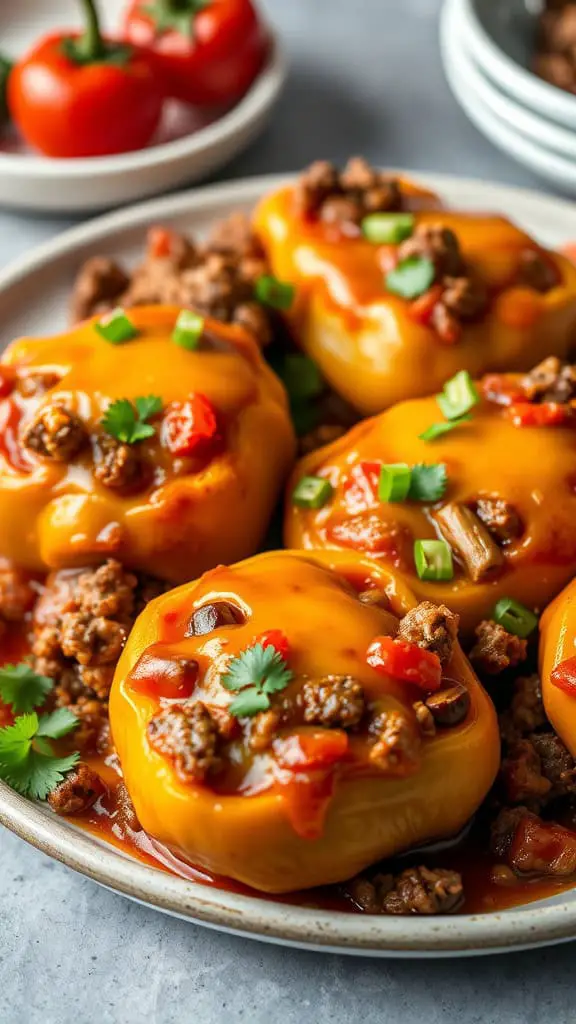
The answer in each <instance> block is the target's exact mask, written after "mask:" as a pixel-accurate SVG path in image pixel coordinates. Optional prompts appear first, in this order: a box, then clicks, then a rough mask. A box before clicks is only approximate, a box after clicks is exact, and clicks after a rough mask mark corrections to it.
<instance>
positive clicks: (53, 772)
mask: <svg viewBox="0 0 576 1024" xmlns="http://www.w3.org/2000/svg"><path fill="white" fill-rule="evenodd" d="M77 725H78V719H77V718H76V716H75V715H73V714H72V712H71V711H68V710H67V709H66V708H60V709H59V710H58V711H55V712H53V714H51V715H42V716H41V717H40V718H39V717H38V715H37V714H36V712H32V714H26V715H20V717H19V718H17V719H16V721H15V722H14V724H13V725H7V726H6V727H5V728H3V729H0V779H2V780H3V781H4V782H6V783H7V784H8V785H9V786H11V787H12V789H15V790H16V792H17V793H21V794H22V796H28V797H32V798H33V799H34V800H45V799H46V797H47V796H48V795H49V793H51V792H52V790H53V789H55V788H56V786H57V785H59V783H60V782H62V780H63V779H64V776H65V775H66V774H67V773H68V772H69V771H71V770H72V768H74V766H75V765H76V764H77V763H78V761H79V759H80V754H79V753H78V752H77V751H76V752H75V753H73V754H69V755H68V756H67V757H56V755H55V754H54V753H53V751H52V747H51V745H50V743H49V742H48V740H50V739H60V738H61V737H62V736H65V735H67V734H68V733H70V732H72V730H73V729H75V728H76V726H77Z"/></svg>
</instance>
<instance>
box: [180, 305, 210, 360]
mask: <svg viewBox="0 0 576 1024" xmlns="http://www.w3.org/2000/svg"><path fill="white" fill-rule="evenodd" d="M204 324H205V320H204V317H203V316H200V314H199V313H195V312H194V310H192V309H183V310H182V312H181V313H180V316H179V317H178V319H177V321H176V326H175V327H174V330H173V332H172V341H173V342H174V344H175V345H180V347H181V348H185V349H187V350H188V351H189V352H194V351H195V350H196V349H197V348H198V347H199V345H200V340H201V338H202V332H203V331H204Z"/></svg>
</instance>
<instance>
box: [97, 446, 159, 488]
mask: <svg viewBox="0 0 576 1024" xmlns="http://www.w3.org/2000/svg"><path fill="white" fill-rule="evenodd" d="M94 476H95V478H96V480H98V481H99V482H100V483H101V484H102V485H103V486H104V487H108V488H110V490H113V491H133V490H135V489H136V488H138V487H140V486H142V485H143V483H144V481H145V478H146V473H145V469H144V463H143V461H142V456H141V455H140V453H139V452H138V450H137V447H136V446H135V445H131V444H123V443H122V442H121V441H117V440H116V439H115V438H114V437H110V435H108V434H100V435H99V436H98V437H97V439H96V441H95V445H94Z"/></svg>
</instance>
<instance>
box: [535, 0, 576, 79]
mask: <svg viewBox="0 0 576 1024" xmlns="http://www.w3.org/2000/svg"><path fill="white" fill-rule="evenodd" d="M534 71H535V72H536V74H537V75H539V76H540V78H543V79H544V80H545V81H546V82H550V84H551V85H555V86H556V87H557V88H558V89H564V90H565V91H566V92H572V93H574V92H576V4H575V3H566V2H563V3H558V2H557V0H552V2H550V0H549V2H548V3H547V4H546V9H545V10H544V12H543V13H542V15H541V17H540V23H539V32H538V40H537V52H536V56H535V58H534Z"/></svg>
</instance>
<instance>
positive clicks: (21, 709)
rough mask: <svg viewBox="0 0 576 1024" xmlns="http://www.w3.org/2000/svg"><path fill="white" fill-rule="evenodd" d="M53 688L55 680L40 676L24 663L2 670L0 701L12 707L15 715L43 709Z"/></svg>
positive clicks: (0, 676) (3, 667)
mask: <svg viewBox="0 0 576 1024" xmlns="http://www.w3.org/2000/svg"><path fill="white" fill-rule="evenodd" d="M53 686H54V680H53V679H49V678H48V676H41V675H38V673H37V672H33V671H32V669H31V668H30V666H29V665H26V664H25V663H24V662H22V663H21V664H19V665H2V667H1V668H0V699H1V700H2V701H3V703H4V704H10V705H11V707H12V711H13V712H14V714H15V715H20V714H22V713H24V714H30V712H31V711H33V710H34V708H39V707H41V706H42V704H44V701H45V700H46V697H47V696H48V694H49V693H50V690H51V689H52V687H53Z"/></svg>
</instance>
